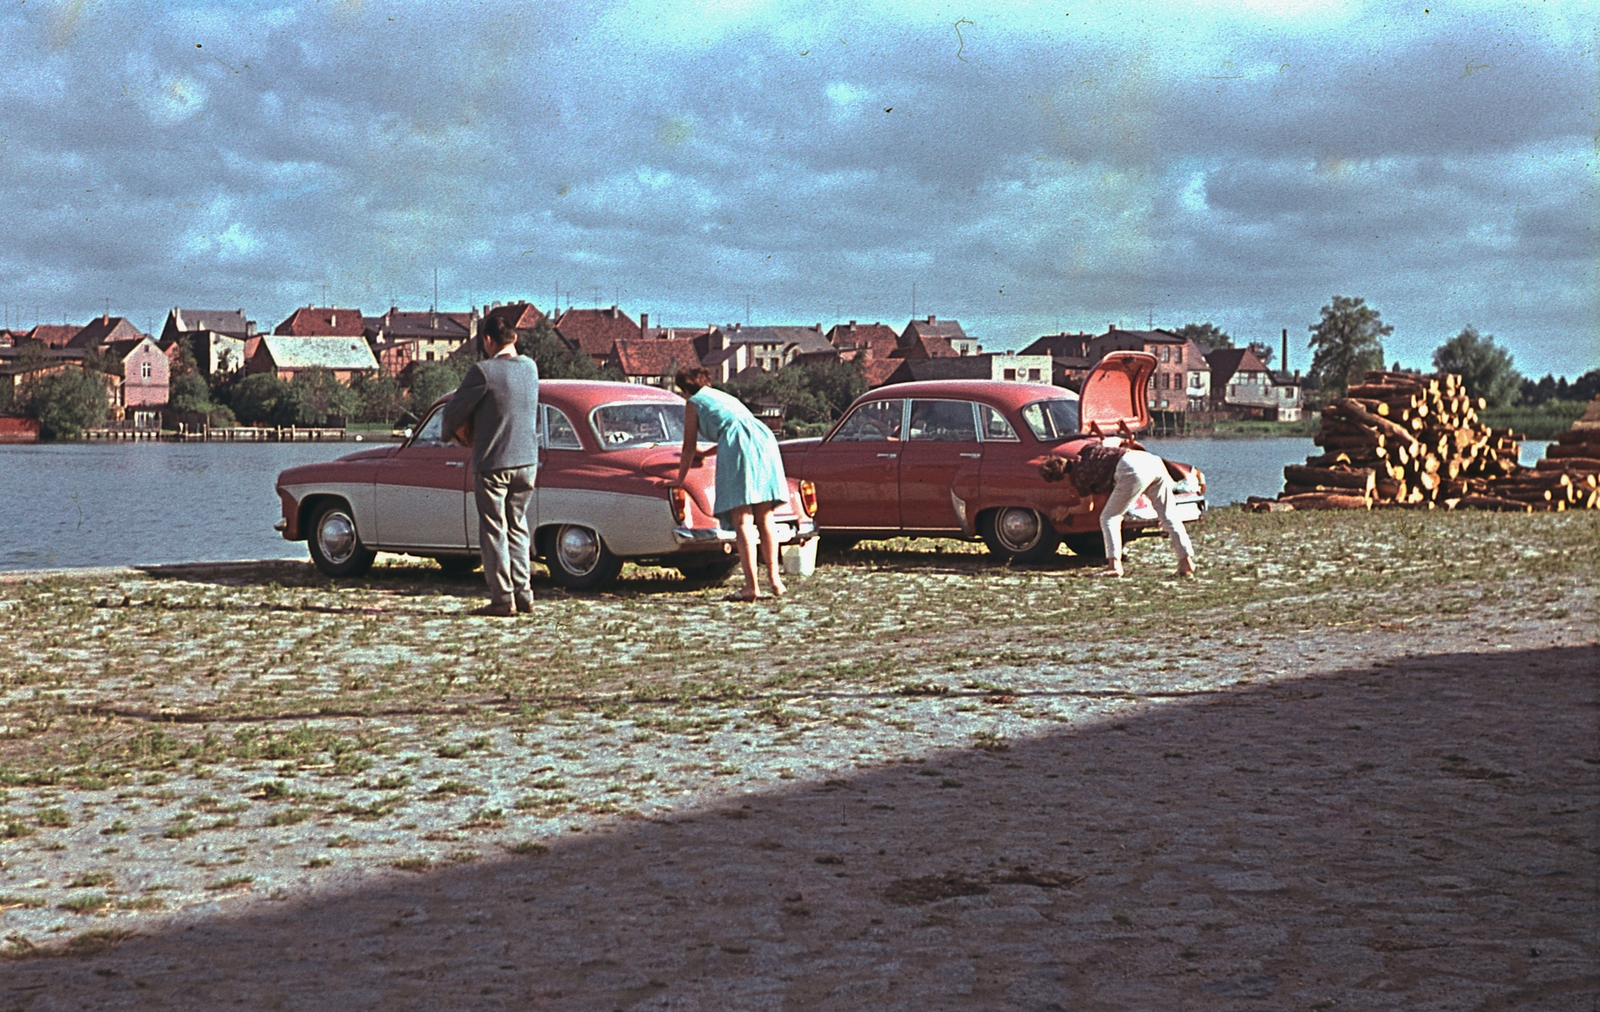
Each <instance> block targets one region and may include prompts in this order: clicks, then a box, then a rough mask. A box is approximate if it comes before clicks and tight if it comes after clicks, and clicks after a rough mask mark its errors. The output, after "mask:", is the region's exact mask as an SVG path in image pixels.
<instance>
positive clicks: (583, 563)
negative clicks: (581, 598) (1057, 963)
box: [544, 524, 622, 590]
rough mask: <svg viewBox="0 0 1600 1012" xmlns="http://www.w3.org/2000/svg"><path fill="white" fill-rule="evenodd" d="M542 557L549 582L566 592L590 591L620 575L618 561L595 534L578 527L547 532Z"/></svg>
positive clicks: (563, 525)
mask: <svg viewBox="0 0 1600 1012" xmlns="http://www.w3.org/2000/svg"><path fill="white" fill-rule="evenodd" d="M544 558H545V563H546V564H547V565H548V566H549V567H550V579H552V580H554V581H555V582H556V584H557V585H558V586H562V587H565V588H567V589H568V590H593V589H595V588H596V587H599V586H603V585H604V584H607V583H610V582H611V581H612V580H615V579H616V578H617V574H618V573H620V572H622V560H621V559H619V558H617V557H616V555H614V554H613V553H612V551H611V549H609V548H607V547H606V543H605V540H604V539H603V538H601V537H600V534H599V532H597V531H595V530H592V529H590V528H588V527H582V526H579V525H578V524H562V525H561V526H560V527H557V528H556V529H555V530H553V531H551V532H550V534H549V541H548V544H547V547H546V551H545V553H544Z"/></svg>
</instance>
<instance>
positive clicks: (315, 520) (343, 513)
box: [306, 500, 378, 576]
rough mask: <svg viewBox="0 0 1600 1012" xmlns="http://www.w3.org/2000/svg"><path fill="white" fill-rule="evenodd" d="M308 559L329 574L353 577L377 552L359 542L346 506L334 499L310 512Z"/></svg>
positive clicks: (353, 521)
mask: <svg viewBox="0 0 1600 1012" xmlns="http://www.w3.org/2000/svg"><path fill="white" fill-rule="evenodd" d="M306 540H307V541H308V542H309V543H310V547H311V561H312V562H315V563H316V564H317V568H318V569H320V570H322V572H324V573H326V574H327V575H329V576H357V575H359V574H361V573H365V572H366V571H367V570H369V569H371V568H372V560H373V559H375V558H377V555H378V553H377V552H374V551H373V550H372V549H370V548H368V547H367V546H365V545H363V544H362V543H361V534H360V532H359V531H357V530H356V518H355V516H354V515H353V514H352V513H351V512H350V507H349V506H347V505H345V504H344V503H343V502H340V501H338V500H334V501H332V502H326V503H323V504H322V505H320V506H318V507H317V508H316V510H315V511H314V512H313V513H312V514H311V536H310V537H309V538H307V539H306Z"/></svg>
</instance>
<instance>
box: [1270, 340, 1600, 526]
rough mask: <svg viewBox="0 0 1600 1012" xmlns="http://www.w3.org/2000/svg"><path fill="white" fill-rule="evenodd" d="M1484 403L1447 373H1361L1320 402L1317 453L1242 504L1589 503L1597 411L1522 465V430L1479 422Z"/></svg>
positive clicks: (1553, 506) (1599, 438) (1597, 448)
mask: <svg viewBox="0 0 1600 1012" xmlns="http://www.w3.org/2000/svg"><path fill="white" fill-rule="evenodd" d="M1482 407H1483V401H1482V400H1476V401H1475V400H1474V399H1473V398H1471V397H1469V396H1468V395H1467V392H1466V388H1465V387H1464V386H1463V385H1462V382H1461V377H1460V376H1457V375H1454V374H1450V373H1445V374H1440V375H1437V376H1422V375H1419V374H1416V373H1402V372H1383V371H1376V370H1375V371H1372V372H1368V373H1367V374H1366V376H1365V377H1364V381H1363V382H1362V383H1361V384H1359V385H1357V386H1352V387H1351V388H1350V389H1349V391H1348V393H1347V395H1346V396H1345V397H1342V398H1340V399H1338V400H1336V401H1333V402H1332V403H1331V404H1329V405H1328V406H1327V407H1325V408H1323V410H1322V425H1321V428H1320V429H1319V431H1318V432H1317V434H1316V436H1314V437H1313V440H1312V441H1313V442H1315V443H1316V444H1317V445H1318V446H1319V447H1321V448H1322V449H1323V451H1324V452H1322V453H1321V454H1317V455H1315V456H1312V457H1308V458H1306V462H1305V464H1303V465H1301V464H1291V465H1289V466H1287V467H1285V468H1284V469H1283V476H1284V488H1283V492H1282V493H1280V494H1279V496H1278V497H1277V499H1275V500H1258V499H1252V500H1251V501H1250V503H1249V505H1250V507H1251V508H1254V509H1258V510H1279V509H1373V508H1374V507H1414V508H1424V509H1433V508H1445V509H1492V510H1512V511H1517V512H1528V511H1531V510H1565V509H1573V508H1580V509H1593V508H1595V507H1596V505H1597V499H1600V493H1597V488H1596V486H1597V475H1600V419H1597V420H1596V422H1595V427H1594V428H1593V429H1576V428H1575V429H1574V431H1573V432H1572V433H1568V434H1566V435H1564V436H1563V437H1562V439H1561V441H1560V442H1559V443H1557V444H1552V446H1551V447H1550V451H1549V456H1548V458H1547V460H1542V461H1540V462H1539V466H1538V467H1537V468H1526V467H1523V466H1521V464H1520V463H1519V462H1518V458H1519V456H1520V455H1521V452H1522V439H1523V437H1522V436H1521V435H1520V434H1518V433H1515V432H1512V431H1511V430H1509V429H1494V428H1490V427H1489V426H1487V425H1484V424H1483V423H1481V422H1480V421H1479V420H1478V414H1477V412H1478V409H1480V408H1482ZM1581 424H1583V423H1580V425H1581ZM1591 440H1592V442H1591ZM1558 461H1560V462H1565V461H1574V462H1582V463H1571V464H1569V463H1560V462H1558Z"/></svg>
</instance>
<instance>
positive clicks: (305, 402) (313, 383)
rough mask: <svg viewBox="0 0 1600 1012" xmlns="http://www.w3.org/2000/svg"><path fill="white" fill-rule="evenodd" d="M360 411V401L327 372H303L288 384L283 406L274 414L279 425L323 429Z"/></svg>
mask: <svg viewBox="0 0 1600 1012" xmlns="http://www.w3.org/2000/svg"><path fill="white" fill-rule="evenodd" d="M360 410H361V398H359V397H357V396H356V393H355V391H354V390H351V389H350V388H349V387H347V386H345V385H344V384H343V383H340V382H339V380H338V379H337V378H336V377H335V376H334V375H333V373H331V372H329V371H328V370H327V369H307V370H306V371H305V372H303V373H301V374H299V375H298V376H296V377H295V378H294V379H293V381H291V382H290V383H289V392H288V398H287V402H284V401H280V402H279V408H278V411H277V412H276V415H277V421H278V424H279V425H326V424H328V420H329V419H330V418H343V419H348V418H351V417H353V416H355V414H356V413H357V412H358V411H360Z"/></svg>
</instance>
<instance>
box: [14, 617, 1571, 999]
mask: <svg viewBox="0 0 1600 1012" xmlns="http://www.w3.org/2000/svg"><path fill="white" fill-rule="evenodd" d="M1505 638H1507V639H1512V638H1514V640H1515V641H1516V642H1512V643H1507V642H1503V641H1502V642H1500V643H1497V644H1485V645H1484V648H1483V652H1478V653H1447V652H1442V651H1439V650H1437V649H1434V650H1430V649H1429V647H1430V646H1436V645H1434V644H1429V643H1428V642H1427V641H1426V640H1425V639H1419V638H1401V637H1399V636H1396V635H1394V634H1369V635H1367V636H1365V637H1359V638H1355V639H1351V638H1341V640H1340V641H1338V642H1339V646H1338V647H1337V648H1336V652H1337V653H1338V654H1340V655H1342V656H1338V657H1335V658H1333V659H1332V663H1331V664H1319V663H1318V662H1316V661H1313V660H1311V659H1310V657H1306V656H1300V657H1294V658H1290V659H1289V663H1287V664H1286V665H1285V670H1284V671H1283V672H1282V673H1281V674H1279V675H1276V676H1274V677H1272V678H1271V679H1270V680H1269V681H1268V682H1267V683H1266V684H1251V685H1244V686H1232V687H1227V688H1222V687H1219V688H1217V689H1216V690H1215V691H1208V692H1201V693H1194V694H1190V695H1187V696H1184V697H1180V698H1176V699H1159V698H1156V699H1151V698H1145V699H1138V700H1131V701H1130V700H1121V701H1119V703H1118V705H1117V706H1116V708H1115V711H1114V712H1108V713H1105V714H1100V715H1089V716H1087V717H1086V718H1085V719H1084V720H1082V721H1070V722H1065V723H1063V722H1056V723H1055V724H1054V727H1053V728H1052V727H1049V726H1048V725H1045V724H1043V723H1042V722H1041V724H1040V725H1039V726H1038V727H1037V728H1036V731H1037V733H1032V734H1027V735H1017V736H1013V737H1012V738H1011V739H1010V741H1009V744H1008V745H1007V746H997V747H999V748H1003V749H1004V750H997V751H985V750H983V749H975V748H964V749H937V748H935V749H923V750H911V751H910V752H909V753H908V755H907V756H906V757H905V758H909V759H910V760H911V761H899V762H895V761H890V762H882V761H868V762H864V763H861V764H860V765H859V766H855V765H853V764H851V765H844V766H841V767H840V768H838V769H836V770H835V771H834V773H833V775H831V776H827V777H825V778H821V777H811V778H804V779H800V780H796V781H793V782H787V783H773V784H770V785H769V786H767V787H766V788H763V789H750V788H746V789H744V790H740V791H730V792H727V793H726V794H724V795H723V796H721V797H717V796H716V795H715V794H714V793H713V791H714V790H715V788H714V787H711V786H709V785H708V787H707V789H706V790H705V791H703V792H701V793H700V794H699V795H698V796H697V797H695V798H694V799H693V801H694V803H693V804H691V805H689V806H687V807H680V808H679V809H678V810H677V811H674V812H672V813H671V814H665V815H662V816H660V817H655V818H649V819H633V820H622V821H617V820H606V819H599V820H595V821H592V822H590V823H589V825H588V828H587V831H586V832H582V833H569V834H567V835H566V836H565V838H563V839H559V840H558V841H556V842H555V844H554V846H552V847H551V848H550V850H549V851H548V852H545V853H532V854H525V855H512V854H506V853H504V852H502V853H501V854H500V855H499V856H493V857H490V856H487V855H486V856H485V857H484V858H483V859H481V860H479V861H477V862H474V863H470V864H464V865H458V866H454V867H448V868H441V867H434V868H432V869H430V870H429V871H427V872H425V873H407V872H403V871H399V870H394V869H386V868H383V869H376V870H371V871H369V872H368V873H366V874H364V875H360V876H356V875H352V876H350V877H348V878H347V879H345V880H344V881H341V882H327V883H324V885H323V886H322V887H321V888H317V889H315V890H311V891H297V890H289V891H287V892H286V893H285V894H283V895H282V896H281V898H280V899H279V901H278V902H262V901H261V899H260V898H259V897H257V898H256V899H255V900H249V899H246V898H244V897H241V898H239V899H238V900H231V901H222V902H219V903H217V904H215V905H213V906H211V907H210V908H192V909H189V910H186V911H184V912H183V913H182V914H180V915H173V916H170V917H168V918H166V919H165V920H164V922H163V924H164V926H163V927H162V929H161V930H157V931H154V932H153V933H150V934H147V935H142V936H140V937H135V938H132V939H129V940H127V941H125V942H123V943H122V944H121V945H119V946H116V947H115V948H111V949H108V950H107V951H104V952H102V953H99V954H95V955H89V956H84V957H75V958H53V959H33V960H24V961H18V962H13V963H10V964H9V965H4V968H3V970H0V974H3V980H4V983H3V984H0V1005H3V1006H4V1007H7V1008H11V1007H16V1008H23V1009H29V1010H46V1009H65V1008H125V1007H126V1008H218V1007H224V1006H228V1005H232V1004H243V1005H245V1006H247V1007H260V1008H303V1009H313V1008H314V1009H356V1008H377V1007H400V1008H434V1007H437V1008H449V1009H478V1008H483V1009H501V1008H507V1009H511V1008H515V1009H530V1008H532V1009H552V1010H554V1009H613V1008H626V1009H784V1008H788V1009H799V1008H819V1009H826V1008H839V1009H855V1008H874V1009H897V1008H905V1009H932V1008H940V1009H942V1008H949V1009H971V1008H1016V1009H1036V1010H1049V1009H1148V1008H1154V1007H1178V1008H1186V1009H1188V1008H1193V1009H1231V1008H1249V1009H1265V1008H1286V1009H1291V1008H1292V1009H1332V1008H1361V1009H1378V1008H1395V1009H1406V1010H1413V1009H1486V1010H1487V1009H1530V1010H1531V1009H1571V1010H1575V1012H1576V1010H1579V1009H1591V1008H1593V1007H1594V1002H1595V1000H1596V997H1597V995H1600V971H1597V965H1600V949H1597V947H1596V941H1597V940H1596V928H1595V925H1596V924H1600V910H1597V909H1596V891H1595V887H1596V881H1597V867H1600V862H1597V856H1596V855H1597V844H1600V838H1597V832H1596V827H1597V820H1600V797H1597V794H1600V792H1597V789H1596V784H1597V777H1596V771H1597V769H1600V751H1597V747H1596V730H1597V720H1600V710H1597V702H1600V696H1597V677H1600V667H1597V661H1600V658H1597V653H1596V649H1595V646H1594V645H1593V643H1592V642H1585V641H1584V640H1583V638H1582V637H1581V636H1578V635H1577V634H1576V633H1575V631H1573V630H1570V629H1567V628H1565V627H1562V626H1558V625H1554V624H1550V625H1540V624H1536V623H1529V624H1525V625H1524V626H1523V627H1522V628H1520V629H1518V630H1517V631H1516V632H1515V633H1514V634H1512V635H1511V636H1507V637H1505ZM1331 646H1332V643H1330V644H1325V645H1324V646H1323V648H1322V649H1323V650H1327V649H1329V648H1330V647H1331ZM1316 650H1317V648H1316V647H1314V646H1312V647H1309V648H1308V650H1307V652H1308V653H1315V652H1316ZM1408 652H1409V653H1410V654H1411V655H1412V656H1406V655H1407V653H1408ZM1240 659H1241V660H1242V659H1243V658H1240ZM686 800H687V799H686Z"/></svg>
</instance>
